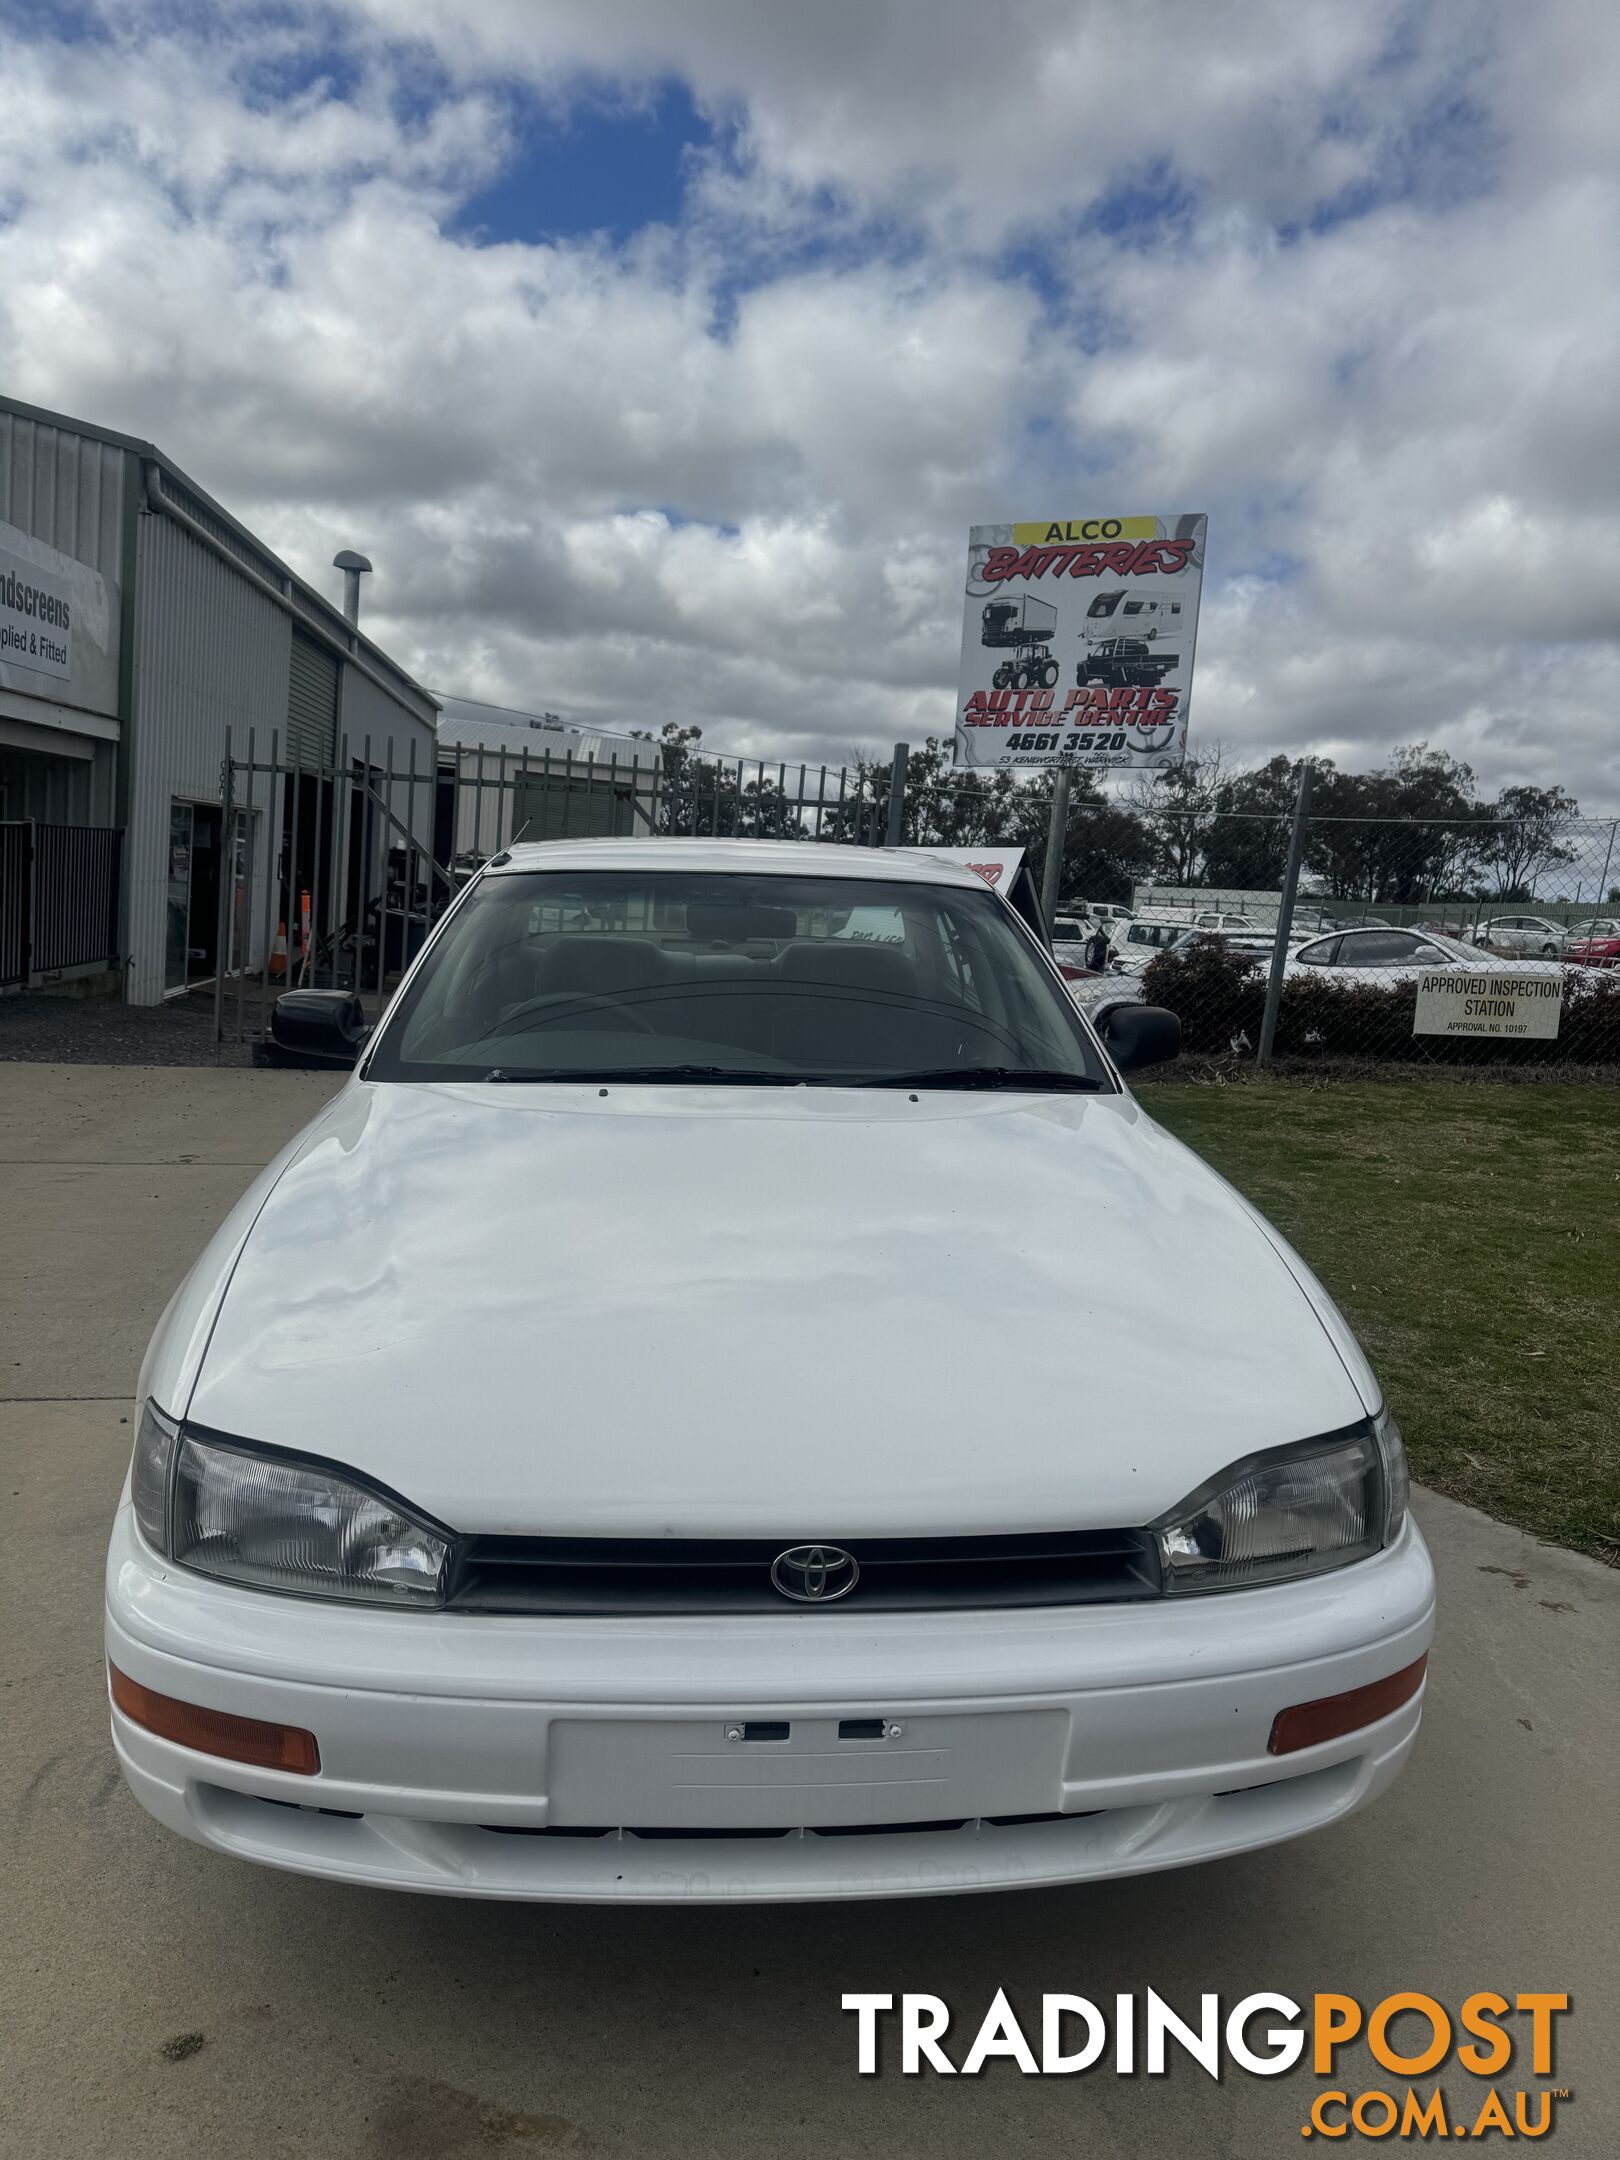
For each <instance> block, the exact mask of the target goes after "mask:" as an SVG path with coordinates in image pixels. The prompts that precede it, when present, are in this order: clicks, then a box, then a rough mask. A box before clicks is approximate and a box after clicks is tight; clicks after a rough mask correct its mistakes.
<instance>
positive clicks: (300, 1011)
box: [256, 990, 371, 1072]
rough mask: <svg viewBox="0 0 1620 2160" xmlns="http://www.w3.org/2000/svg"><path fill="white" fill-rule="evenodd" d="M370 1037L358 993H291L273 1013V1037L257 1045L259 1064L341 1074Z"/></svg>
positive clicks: (334, 991) (293, 991) (272, 1009)
mask: <svg viewBox="0 0 1620 2160" xmlns="http://www.w3.org/2000/svg"><path fill="white" fill-rule="evenodd" d="M370 1033H371V1029H370V1028H369V1027H368V1026H367V1024H366V1015H365V1008H364V1006H363V1005H362V1004H361V1003H360V999H359V997H358V995H357V994H356V992H354V991H353V990H287V991H284V992H283V993H282V995H281V996H280V997H278V998H277V999H276V1002H275V1004H274V1005H273V1006H272V1007H271V1009H270V1033H269V1034H268V1035H267V1036H266V1038H265V1040H264V1041H263V1042H262V1043H261V1044H260V1045H259V1046H258V1053H257V1060H256V1061H257V1062H258V1063H259V1064H261V1065H291V1066H299V1067H302V1068H304V1069H305V1070H310V1071H319V1072H330V1071H332V1070H334V1069H339V1070H341V1069H344V1068H347V1067H349V1066H352V1065H353V1064H354V1061H355V1059H356V1058H357V1057H359V1055H360V1052H361V1051H362V1050H363V1049H364V1048H365V1042H366V1037H367V1036H368V1035H369V1034H370Z"/></svg>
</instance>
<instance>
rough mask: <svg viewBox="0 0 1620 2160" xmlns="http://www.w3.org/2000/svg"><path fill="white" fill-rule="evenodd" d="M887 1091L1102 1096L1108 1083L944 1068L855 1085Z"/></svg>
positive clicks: (1029, 1071)
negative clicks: (961, 1090) (986, 1090)
mask: <svg viewBox="0 0 1620 2160" xmlns="http://www.w3.org/2000/svg"><path fill="white" fill-rule="evenodd" d="M854 1084H855V1085H857V1086H860V1087H884V1088H903V1087H916V1088H1017V1089H1021V1090H1023V1091H1024V1092H1025V1093H1027V1094H1031V1095H1058V1094H1064V1095H1102V1094H1106V1093H1107V1091H1108V1090H1107V1083H1106V1082H1105V1081H1102V1080H1093V1079H1092V1078H1091V1076H1090V1075H1089V1074H1088V1073H1073V1072H1053V1071H1047V1070H1046V1069H1044V1068H1043V1067H1041V1066H1038V1065H1037V1066H1026V1065H942V1066H940V1067H939V1068H938V1069H937V1070H936V1071H931V1072H909V1073H884V1074H883V1075H882V1076H881V1077H880V1078H878V1079H875V1080H862V1081H857V1082H856V1083H854Z"/></svg>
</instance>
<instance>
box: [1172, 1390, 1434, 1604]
mask: <svg viewBox="0 0 1620 2160" xmlns="http://www.w3.org/2000/svg"><path fill="white" fill-rule="evenodd" d="M1406 1496H1407V1480H1406V1455H1405V1451H1404V1450H1403V1448H1402V1446H1401V1435H1400V1428H1399V1427H1398V1426H1397V1425H1396V1423H1395V1421H1394V1419H1393V1418H1392V1417H1390V1416H1389V1414H1388V1412H1387V1411H1386V1412H1383V1413H1381V1414H1380V1415H1379V1416H1378V1417H1377V1418H1376V1419H1373V1420H1370V1421H1369V1422H1368V1423H1367V1424H1366V1425H1363V1426H1357V1427H1355V1428H1354V1429H1353V1430H1351V1431H1349V1432H1344V1433H1335V1434H1332V1435H1330V1436H1329V1437H1328V1438H1326V1439H1323V1440H1310V1441H1306V1442H1305V1443H1304V1444H1303V1445H1302V1446H1300V1447H1290V1448H1274V1449H1272V1450H1271V1451H1270V1452H1269V1453H1267V1454H1264V1455H1257V1456H1256V1457H1255V1458H1254V1459H1253V1461H1252V1462H1248V1463H1240V1464H1234V1465H1233V1467H1232V1468H1231V1469H1230V1470H1227V1471H1223V1472H1222V1473H1221V1475H1220V1476H1219V1477H1218V1478H1214V1479H1212V1480H1211V1481H1210V1483H1209V1484H1208V1485H1206V1486H1203V1487H1201V1488H1200V1490H1199V1491H1197V1492H1196V1493H1194V1494H1193V1495H1192V1496H1191V1497H1190V1498H1189V1499H1187V1500H1185V1501H1183V1503H1182V1504H1181V1506H1180V1507H1178V1508H1175V1509H1173V1510H1172V1511H1171V1513H1170V1514H1169V1515H1167V1516H1165V1517H1164V1518H1163V1519H1162V1520H1161V1521H1160V1522H1159V1523H1157V1524H1156V1525H1155V1526H1154V1527H1155V1533H1156V1535H1157V1537H1158V1542H1159V1558H1160V1563H1161V1566H1162V1569H1163V1580H1164V1587H1165V1589H1166V1591H1168V1592H1172V1593H1174V1592H1177V1591H1188V1590H1241V1589H1246V1588H1248V1587H1249V1586H1250V1585H1251V1584H1255V1583H1269V1582H1282V1581H1285V1580H1287V1579H1288V1578H1290V1577H1293V1576H1299V1575H1318V1574H1322V1573H1325V1572H1326V1571H1327V1570H1328V1569H1330V1568H1340V1567H1345V1566H1347V1565H1348V1564H1349V1563H1350V1562H1351V1561H1352V1560H1364V1559H1366V1558H1367V1557H1368V1556H1369V1555H1370V1554H1372V1553H1375V1552H1377V1551H1378V1550H1379V1548H1380V1546H1383V1545H1387V1544H1388V1543H1389V1541H1390V1540H1391V1539H1392V1538H1393V1537H1394V1536H1395V1534H1396V1532H1397V1531H1398V1530H1399V1529H1400V1526H1401V1522H1402V1519H1403V1518H1404V1516H1405V1514H1406Z"/></svg>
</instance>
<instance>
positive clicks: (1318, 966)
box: [1286, 929, 1585, 983]
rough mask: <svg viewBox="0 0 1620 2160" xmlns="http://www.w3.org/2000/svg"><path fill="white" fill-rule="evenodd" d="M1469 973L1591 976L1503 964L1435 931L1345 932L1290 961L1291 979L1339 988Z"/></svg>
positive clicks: (1543, 965)
mask: <svg viewBox="0 0 1620 2160" xmlns="http://www.w3.org/2000/svg"><path fill="white" fill-rule="evenodd" d="M1444 967H1466V968H1472V969H1473V970H1474V971H1475V972H1476V973H1489V974H1492V975H1541V976H1545V975H1555V976H1557V977H1558V978H1559V979H1560V980H1563V979H1564V978H1567V977H1569V976H1572V975H1580V974H1582V973H1584V972H1585V971H1584V970H1582V969H1579V968H1570V967H1565V966H1563V965H1562V964H1561V963H1560V962H1559V961H1556V960H1498V959H1495V958H1493V957H1492V956H1491V955H1489V954H1485V953H1481V951H1480V949H1479V947H1478V946H1477V945H1470V944H1468V943H1466V942H1465V941H1464V940H1463V939H1462V938H1454V937H1443V936H1441V935H1440V933H1439V932H1438V931H1431V930H1387V929H1386V930H1339V931H1335V932H1334V933H1332V934H1331V935H1330V936H1328V937H1324V938H1312V939H1311V940H1310V941H1309V942H1308V943H1307V944H1304V945H1301V946H1299V947H1297V948H1296V949H1295V950H1293V951H1291V952H1290V953H1289V956H1288V960H1287V964H1286V971H1287V973H1288V974H1290V975H1317V974H1321V975H1328V976H1331V977H1332V979H1333V980H1334V981H1336V982H1344V983H1353V982H1380V983H1404V982H1415V981H1416V980H1417V978H1418V977H1419V976H1420V975H1425V974H1427V973H1428V972H1429V971H1430V969H1432V968H1444Z"/></svg>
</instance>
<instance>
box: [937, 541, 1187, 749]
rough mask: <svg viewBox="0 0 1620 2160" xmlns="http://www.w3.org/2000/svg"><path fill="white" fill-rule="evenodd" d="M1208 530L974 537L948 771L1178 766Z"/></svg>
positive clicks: (1184, 744)
mask: <svg viewBox="0 0 1620 2160" xmlns="http://www.w3.org/2000/svg"><path fill="white" fill-rule="evenodd" d="M1207 525H1208V519H1207V518H1205V517H1204V516H1203V515H1201V514H1199V515H1192V514H1184V515H1182V516H1178V517H1118V518H1114V517H1109V518H1101V517H1090V518H1066V519H1065V518H1059V519H1042V520H1040V521H1038V522H1035V523H1032V524H1024V525H975V526H973V527H972V528H971V530H970V532H969V534H968V568H967V595H966V603H965V606H964V609H963V616H962V664H961V669H960V673H959V676H958V682H957V706H956V762H957V763H958V765H967V766H975V767H977V766H994V765H1034V766H1059V765H1066V766H1069V767H1072V768H1073V769H1075V770H1077V771H1082V772H1118V771H1127V772H1129V771H1141V770H1152V769H1154V768H1156V767H1158V766H1161V765H1179V764H1180V763H1181V761H1182V759H1183V758H1184V757H1185V756H1186V754H1187V706H1188V700H1189V697H1190V695H1191V690H1192V666H1193V646H1194V642H1195V640H1196V637H1197V632H1198V595H1199V592H1200V589H1201V588H1202V585H1203V581H1204V537H1205V530H1206V527H1207Z"/></svg>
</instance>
